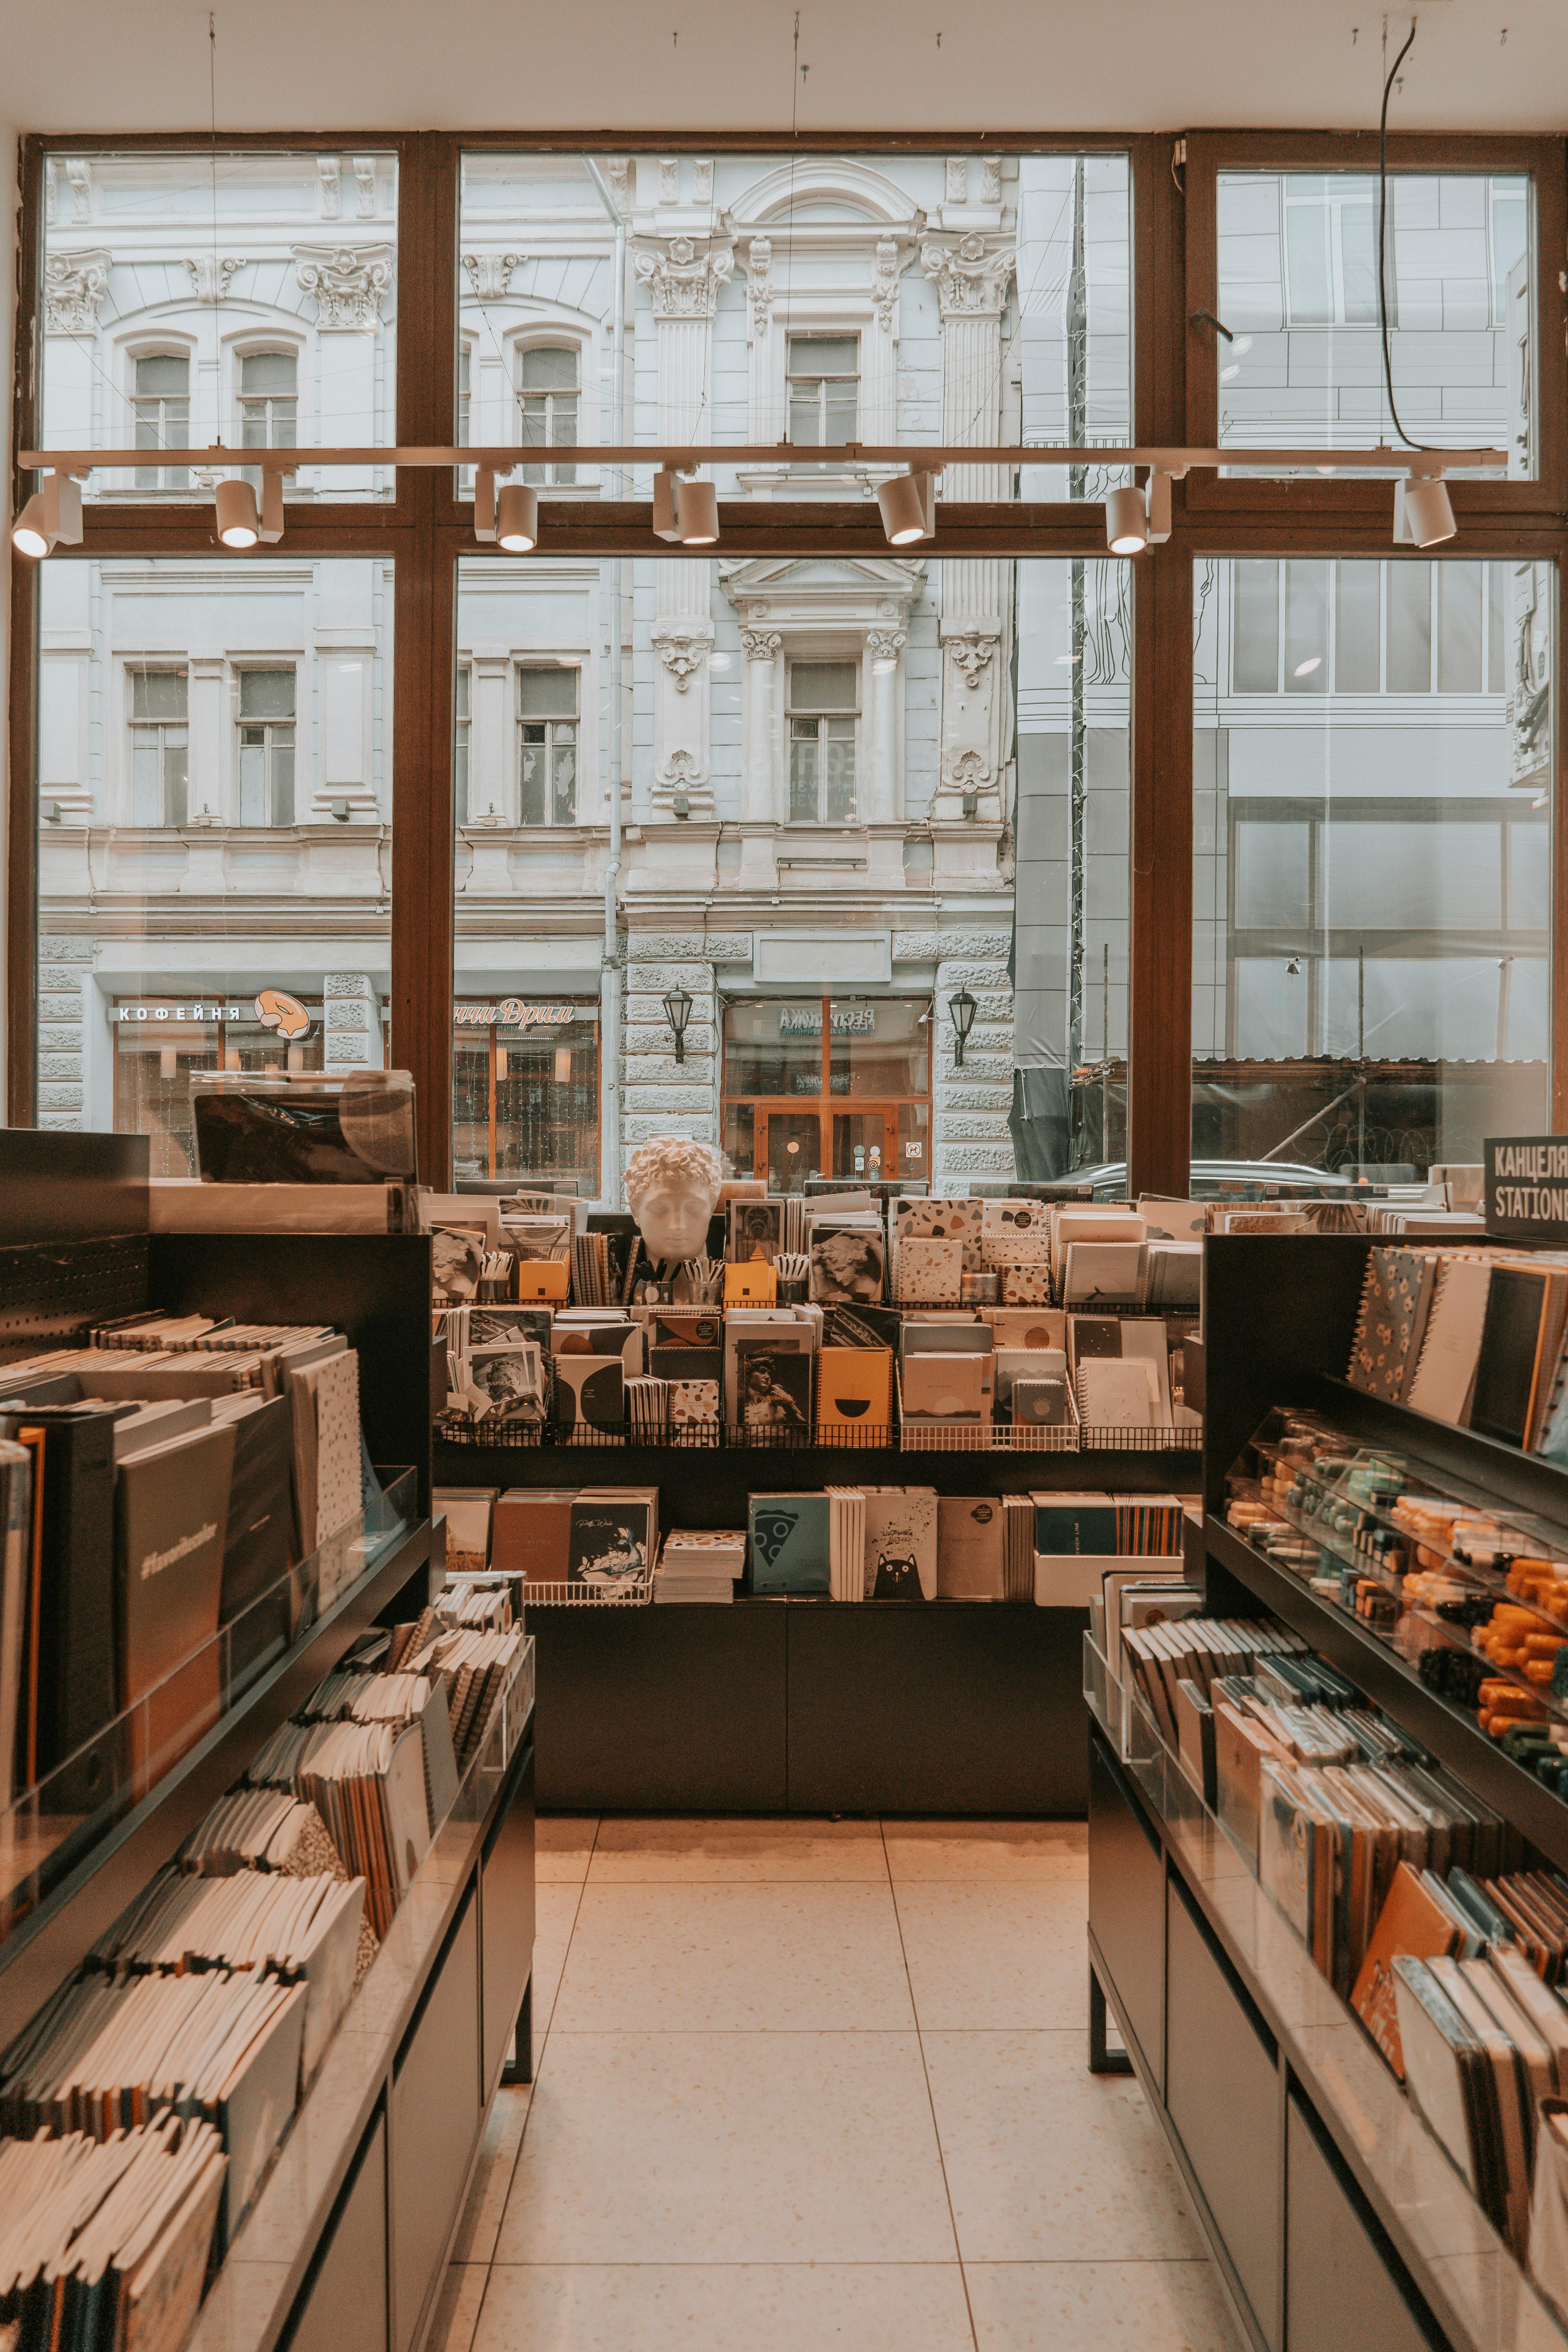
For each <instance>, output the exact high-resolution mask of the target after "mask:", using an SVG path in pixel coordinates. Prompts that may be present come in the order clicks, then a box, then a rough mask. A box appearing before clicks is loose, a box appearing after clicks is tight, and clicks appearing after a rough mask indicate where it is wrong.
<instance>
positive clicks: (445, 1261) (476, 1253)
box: [430, 1223, 485, 1307]
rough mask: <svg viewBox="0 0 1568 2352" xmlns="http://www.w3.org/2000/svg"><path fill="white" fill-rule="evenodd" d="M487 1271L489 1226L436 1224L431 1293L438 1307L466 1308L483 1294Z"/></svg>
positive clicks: (432, 1250)
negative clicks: (486, 1252)
mask: <svg viewBox="0 0 1568 2352" xmlns="http://www.w3.org/2000/svg"><path fill="white" fill-rule="evenodd" d="M484 1271H485V1228H484V1225H483V1223H476V1224H472V1225H432V1227H431V1229H430V1295H431V1297H432V1298H433V1299H434V1301H435V1304H436V1305H437V1306H438V1307H465V1306H467V1305H468V1304H469V1303H470V1301H471V1300H473V1299H476V1298H477V1297H478V1296H479V1284H480V1281H481V1280H482V1278H483V1276H484Z"/></svg>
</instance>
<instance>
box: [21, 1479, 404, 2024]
mask: <svg viewBox="0 0 1568 2352" xmlns="http://www.w3.org/2000/svg"><path fill="white" fill-rule="evenodd" d="M400 1491H402V1490H400V1489H398V1488H397V1487H395V1486H394V1488H393V1489H392V1493H393V1494H394V1495H396V1494H397V1493H399V1492H400ZM406 1491H407V1492H409V1493H410V1494H412V1491H413V1481H412V1480H411V1481H410V1485H409V1487H408V1489H407V1490H406ZM364 1539H365V1538H364V1531H363V1530H362V1529H361V1531H360V1534H359V1535H358V1536H357V1537H350V1538H349V1542H350V1544H352V1543H353V1542H356V1541H363V1540H364ZM371 1540H372V1541H374V1542H375V1544H376V1549H375V1550H374V1551H373V1553H371V1554H369V1555H366V1557H365V1564H364V1565H363V1566H362V1567H361V1568H360V1570H359V1572H358V1573H357V1574H356V1575H355V1576H354V1577H353V1579H352V1580H351V1581H349V1582H347V1583H340V1585H339V1586H338V1588H337V1590H336V1591H335V1592H334V1595H333V1597H332V1598H331V1599H330V1600H329V1601H326V1602H324V1603H322V1602H320V1601H319V1599H318V1601H317V1602H316V1604H315V1606H316V1614H315V1617H314V1622H310V1619H309V1615H308V1609H302V1612H301V1621H300V1622H299V1623H298V1627H297V1629H296V1631H295V1633H294V1634H293V1638H292V1639H291V1640H290V1642H289V1643H288V1645H287V1648H280V1649H279V1650H278V1652H277V1654H275V1655H274V1656H273V1657H272V1658H271V1659H270V1660H269V1661H268V1662H267V1664H265V1665H264V1666H262V1667H261V1668H260V1669H259V1670H258V1671H255V1672H254V1674H253V1678H252V1679H251V1680H250V1681H249V1682H248V1685H246V1687H245V1688H244V1689H243V1690H242V1691H241V1692H240V1693H239V1694H238V1695H237V1696H235V1699H234V1701H233V1703H232V1704H231V1705H229V1706H227V1707H226V1708H225V1709H224V1711H223V1712H222V1713H219V1714H217V1715H216V1717H215V1719H214V1720H210V1721H209V1722H208V1724H207V1727H205V1728H204V1729H203V1730H202V1731H201V1734H200V1736H199V1737H198V1738H196V1739H195V1740H194V1742H193V1744H190V1745H187V1746H185V1747H184V1749H183V1753H181V1754H178V1755H177V1756H176V1757H174V1759H173V1760H172V1761H171V1762H170V1763H169V1765H168V1769H166V1770H164V1771H163V1772H162V1775H161V1777H159V1778H158V1779H157V1780H154V1781H152V1784H151V1785H149V1782H148V1777H147V1775H148V1770H149V1769H150V1759H156V1757H157V1754H158V1746H159V1742H160V1741H161V1740H162V1741H163V1742H169V1740H170V1727H169V1726H168V1725H167V1724H163V1723H162V1721H161V1719H160V1727H159V1729H158V1731H157V1733H156V1735H155V1736H149V1737H148V1738H144V1739H143V1740H142V1742H141V1749H140V1757H141V1769H140V1772H139V1773H137V1772H133V1771H131V1770H127V1772H126V1773H125V1774H124V1776H123V1778H122V1779H121V1780H120V1782H119V1783H118V1784H117V1786H116V1789H115V1791H114V1793H113V1794H112V1795H111V1796H110V1798H109V1799H108V1800H107V1801H106V1802H105V1803H104V1805H103V1806H102V1808H101V1809H100V1810H98V1811H94V1812H93V1813H92V1814H90V1815H88V1814H84V1813H82V1812H81V1811H79V1810H78V1811H76V1812H74V1813H72V1814H69V1815H66V1816H65V1817H64V1826H65V1830H66V1834H65V1837H64V1839H63V1840H62V1839H61V1837H60V1836H59V1834H58V1832H59V1828H60V1826H61V1821H62V1817H61V1816H60V1815H59V1814H57V1813H56V1812H54V1811H52V1810H51V1788H52V1786H53V1784H52V1783H45V1784H44V1785H43V1786H42V1787H41V1788H40V1789H38V1790H33V1791H30V1792H28V1794H27V1795H26V1797H25V1798H23V1799H22V1800H21V1801H20V1802H19V1803H18V1805H17V1806H16V1808H15V1809H14V1810H13V1813H12V1815H11V1816H10V1817H9V1818H10V1821H11V1822H12V1824H13V1825H14V1828H15V1832H16V1834H15V1836H14V1837H13V1838H12V1839H11V1841H10V1843H9V1851H10V1852H11V1853H12V1854H13V1855H14V1856H15V1858H16V1867H15V1869H14V1872H13V1874H12V1877H11V1883H10V1885H9V1888H8V1892H7V1897H6V1899H7V1903H8V1906H9V1910H10V1915H11V1918H12V1922H13V1924H12V1925H11V1926H10V1927H9V1930H8V1932H7V1933H6V1934H5V1937H4V1939H3V1940H0V2047H3V2046H4V2045H5V2043H6V2042H9V2041H10V2040H11V2038H12V2036H13V2035H14V2034H15V2033H16V2032H19V2031H20V2029H21V2027H22V2026H23V2025H24V2024H25V2023H26V2021H27V2020H28V2019H29V2018H30V2017H32V2016H33V2015H35V2014H36V2013H37V2011H38V2010H39V2009H40V2008H41V2007H42V2006H43V2004H44V2002H45V2001H46V2000H47V1999H48V1998H49V1996H50V1995H51V1994H52V1993H53V1992H54V1990H56V1988H57V1986H58V1985H59V1984H60V1983H62V1982H63V1981H64V1980H65V1979H66V1978H67V1977H68V1975H70V1973H71V1972H72V1971H73V1970H74V1969H76V1968H77V1967H78V1966H79V1964H80V1962H81V1960H82V1959H83V1958H84V1957H85V1955H86V1954H87V1952H88V1951H89V1949H90V1948H91V1946H92V1944H93V1943H94V1941H95V1940H96V1939H97V1937H99V1936H100V1935H101V1934H102V1933H103V1931H104V1930H105V1929H106V1928H107V1927H109V1926H110V1924H111V1922H112V1921H113V1920H114V1919H115V1918H116V1917H118V1916H119V1915H120V1912H121V1911H122V1910H124V1908H125V1907H126V1906H127V1905H128V1904H129V1903H130V1902H131V1900H132V1898H133V1897H134V1896H135V1895H137V1894H138V1893H139V1892H140V1891H141V1888H142V1887H144V1886H145V1885H147V1883H148V1882H149V1881H150V1880H151V1878H152V1876H153V1874H154V1873H155V1872H157V1871H158V1870H160V1869H162V1866H163V1865H164V1864H166V1863H167V1862H169V1861H171V1860H172V1857H173V1855H174V1854H175V1853H177V1852H178V1850H179V1848H180V1846H181V1845H182V1844H183V1842H184V1840H185V1839H186V1838H187V1837H188V1836H189V1835H190V1833H191V1832H192V1831H193V1829H194V1828H195V1827H196V1825H197V1823H198V1822H200V1821H201V1820H202V1819H203V1818H204V1815H205V1814H206V1812H207V1811H209V1810H210V1809H211V1807H212V1806H213V1804H214V1802H215V1801H216V1800H217V1799H218V1798H219V1797H220V1796H222V1795H223V1793H224V1792H225V1790H226V1789H227V1788H228V1787H229V1786H230V1784H231V1783H232V1782H233V1781H234V1780H236V1779H238V1777H239V1776H240V1775H241V1774H242V1773H243V1772H244V1771H245V1769H246V1766H247V1765H248V1763H249V1761H250V1759H251V1758H252V1757H253V1756H254V1755H255V1754H256V1751H257V1750H258V1749H259V1748H261V1747H262V1745H263V1744H264V1742H265V1741H266V1740H267V1739H268V1738H270V1737H271V1735H272V1733H273V1732H274V1731H276V1730H277V1727H278V1726H279V1725H281V1724H283V1723H285V1722H286V1721H287V1718H288V1717H289V1716H290V1715H291V1714H292V1713H293V1712H294V1710H295V1708H296V1707H298V1706H299V1705H300V1704H301V1702H302V1701H303V1700H304V1699H305V1698H306V1697H307V1696H308V1694H309V1692H310V1691H311V1690H313V1689H314V1687H315V1686H316V1685H317V1684H318V1683H319V1681H320V1679H321V1677H322V1676H323V1675H325V1674H327V1673H329V1671H330V1670H331V1668H332V1667H333V1666H334V1665H335V1664H337V1662H338V1660H339V1659H340V1657H341V1656H342V1655H343V1654H344V1653H345V1652H346V1651H347V1650H348V1649H349V1647H350V1644H351V1643H353V1642H354V1641H356V1640H357V1639H358V1638H359V1636H360V1635H361V1633H363V1632H364V1631H365V1629H366V1628H367V1627H368V1626H370V1625H371V1624H373V1623H374V1622H376V1621H377V1620H378V1618H380V1617H382V1615H383V1614H385V1613H386V1612H387V1611H388V1610H389V1609H391V1608H392V1607H393V1606H394V1605H395V1604H396V1603H397V1602H398V1601H399V1598H400V1596H402V1594H404V1593H405V1591H407V1589H408V1588H409V1587H410V1586H411V1585H413V1586H414V1587H415V1591H416V1594H417V1592H418V1591H419V1589H420V1587H421V1586H423V1585H427V1583H428V1579H429V1572H430V1570H429V1562H430V1555H431V1524H430V1521H429V1520H428V1519H421V1518H415V1517H410V1518H408V1519H406V1520H402V1521H400V1522H399V1523H398V1524H396V1525H391V1526H388V1527H386V1528H384V1529H383V1530H382V1535H381V1537H380V1538H379V1539H378V1538H374V1537H372V1538H371ZM329 1557H330V1558H331V1559H336V1560H338V1561H340V1562H341V1560H342V1559H345V1558H346V1557H347V1554H346V1552H345V1551H344V1549H342V1548H341V1547H340V1544H339V1540H338V1539H337V1538H334V1540H333V1545H332V1546H331V1547H330V1548H329ZM308 1590H309V1585H308V1583H307V1588H306V1591H307V1592H308ZM315 1590H316V1591H317V1593H318V1595H319V1583H318V1584H317V1585H316V1587H315ZM301 1597H303V1596H301ZM266 1598H267V1601H268V1602H273V1601H275V1598H276V1597H275V1596H267V1597H266ZM215 1647H216V1651H217V1654H216V1655H215V1656H214V1659H213V1661H212V1664H213V1669H214V1672H216V1671H220V1670H221V1666H222V1664H223V1661H224V1659H225V1657H227V1656H229V1655H231V1654H232V1653H231V1651H230V1649H229V1647H228V1642H227V1633H226V1632H225V1634H221V1635H220V1636H219V1639H218V1644H217V1645H215ZM190 1664H191V1662H190V1661H187V1662H186V1664H185V1665H184V1666H183V1667H182V1668H181V1669H179V1670H178V1672H177V1673H176V1675H174V1677H173V1678H172V1685H171V1686H170V1687H171V1690H172V1693H173V1696H174V1697H175V1698H177V1697H178V1696H179V1693H180V1690H181V1689H182V1688H183V1685H184V1684H185V1683H186V1682H187V1681H188V1680H189V1678H190V1676H189V1668H190ZM156 1701H157V1694H154V1695H153V1698H152V1705H153V1706H154V1709H156ZM137 1712H138V1713H140V1710H138V1711H137ZM127 1753H128V1755H129V1756H130V1757H131V1758H133V1759H134V1758H135V1757H136V1756H137V1754H138V1750H137V1749H136V1748H134V1747H132V1748H128V1749H127ZM67 1769H69V1768H67ZM24 1906H26V1907H24Z"/></svg>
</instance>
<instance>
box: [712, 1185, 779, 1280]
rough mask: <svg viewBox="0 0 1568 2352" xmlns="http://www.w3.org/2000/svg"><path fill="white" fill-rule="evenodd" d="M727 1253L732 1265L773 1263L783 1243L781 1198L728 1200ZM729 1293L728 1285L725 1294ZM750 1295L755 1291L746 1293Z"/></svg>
mask: <svg viewBox="0 0 1568 2352" xmlns="http://www.w3.org/2000/svg"><path fill="white" fill-rule="evenodd" d="M725 1216H726V1221H727V1244H728V1255H729V1259H730V1263H731V1265H747V1263H751V1264H763V1265H767V1264H770V1263H771V1261H772V1260H773V1259H774V1258H776V1257H777V1256H778V1255H779V1251H780V1250H781V1249H782V1248H783V1246H784V1202H782V1201H780V1200H771V1201H769V1200H761V1201H745V1200H737V1199H734V1198H731V1199H730V1200H728V1201H727V1202H725ZM730 1295H731V1294H730V1292H729V1289H728V1286H726V1290H725V1296H726V1297H729V1296H730ZM750 1295H753V1294H749V1293H748V1294H747V1296H750Z"/></svg>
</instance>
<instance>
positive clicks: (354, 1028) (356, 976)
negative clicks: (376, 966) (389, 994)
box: [321, 971, 385, 1071]
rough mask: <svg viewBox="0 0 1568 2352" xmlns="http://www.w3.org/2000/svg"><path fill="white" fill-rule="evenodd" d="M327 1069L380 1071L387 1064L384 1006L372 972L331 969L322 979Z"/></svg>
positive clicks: (323, 1047)
mask: <svg viewBox="0 0 1568 2352" xmlns="http://www.w3.org/2000/svg"><path fill="white" fill-rule="evenodd" d="M322 1012H323V1019H322V1033H323V1034H322V1038H321V1066H322V1067H323V1069H326V1070H332V1071H340V1070H379V1069H381V1068H382V1066H383V1065H384V1060H385V1056H384V1054H383V1050H382V1015H381V1006H380V1004H379V1003H378V1002H377V998H376V991H375V983H374V982H373V981H372V980H371V976H370V974H369V972H365V971H329V972H328V973H327V974H326V975H325V977H324V979H323V981H322Z"/></svg>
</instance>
